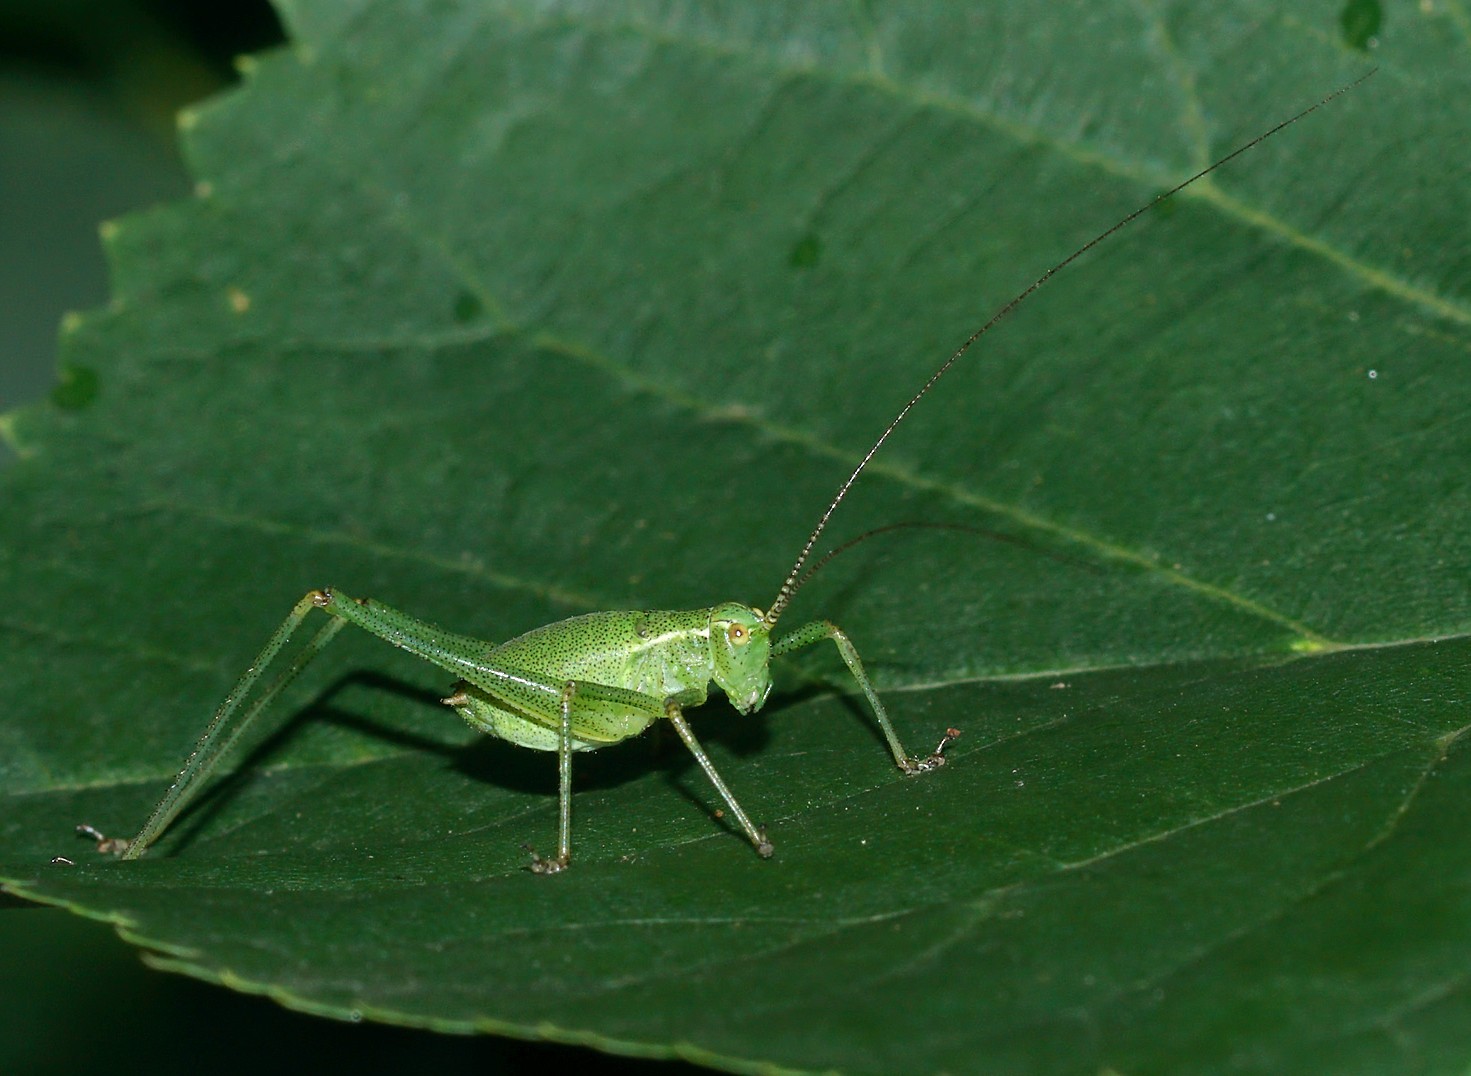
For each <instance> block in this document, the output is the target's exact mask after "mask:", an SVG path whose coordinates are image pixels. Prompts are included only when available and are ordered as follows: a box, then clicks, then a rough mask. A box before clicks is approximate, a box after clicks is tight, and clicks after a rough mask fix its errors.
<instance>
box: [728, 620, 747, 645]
mask: <svg viewBox="0 0 1471 1076" xmlns="http://www.w3.org/2000/svg"><path fill="white" fill-rule="evenodd" d="M725 637H726V638H727V639H729V640H730V641H731V643H732V644H733V645H735V646H745V645H746V644H747V643H748V642H750V641H751V633H750V632H749V631H747V630H746V626H745V625H744V624H732V625H731V626H730V627H728V628H726V629H725Z"/></svg>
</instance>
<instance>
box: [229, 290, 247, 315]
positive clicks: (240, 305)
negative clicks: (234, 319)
mask: <svg viewBox="0 0 1471 1076" xmlns="http://www.w3.org/2000/svg"><path fill="white" fill-rule="evenodd" d="M225 297H226V298H227V299H228V300H229V301H230V309H231V310H233V311H235V313H237V314H243V313H245V312H246V311H247V310H249V309H250V296H249V295H247V294H245V292H243V291H241V290H240V289H239V288H236V287H229V288H226V289H225Z"/></svg>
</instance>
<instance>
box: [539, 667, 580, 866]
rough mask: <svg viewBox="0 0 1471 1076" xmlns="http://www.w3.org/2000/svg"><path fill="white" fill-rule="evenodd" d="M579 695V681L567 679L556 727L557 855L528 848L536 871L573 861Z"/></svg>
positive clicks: (563, 688) (565, 864) (563, 686)
mask: <svg viewBox="0 0 1471 1076" xmlns="http://www.w3.org/2000/svg"><path fill="white" fill-rule="evenodd" d="M576 698H577V681H576V680H568V681H567V682H566V683H565V684H563V685H562V696H561V700H560V701H561V720H560V721H559V722H558V726H557V854H556V857H555V858H553V859H544V858H542V857H541V856H539V855H537V854H536V853H535V852H534V851H531V849H530V848H527V851H529V852H531V869H532V871H533V872H534V873H536V874H556V873H557V872H558V871H560V870H564V869H566V867H567V864H568V863H570V862H572V703H573V701H574V700H575V699H576Z"/></svg>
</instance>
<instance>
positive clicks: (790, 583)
mask: <svg viewBox="0 0 1471 1076" xmlns="http://www.w3.org/2000/svg"><path fill="white" fill-rule="evenodd" d="M1377 70H1379V69H1378V68H1377V67H1374V68H1370V69H1369V70H1368V71H1366V72H1365V73H1364V74H1362V75H1360V76H1359V77H1358V78H1356V79H1354V80H1353V81H1352V82H1350V83H1348V84H1347V85H1346V86H1340V87H1339V88H1338V89H1336V90H1334V91H1333V92H1332V93H1330V94H1328V96H1326V97H1324V98H1322V99H1321V100H1320V101H1318V102H1317V103H1315V104H1313V105H1310V106H1309V107H1307V108H1305V109H1303V110H1302V111H1301V112H1299V113H1297V114H1296V115H1295V116H1291V117H1289V118H1288V119H1285V120H1283V121H1282V122H1281V123H1279V124H1277V125H1276V126H1275V127H1273V128H1271V130H1268V131H1265V132H1263V133H1262V134H1259V135H1257V136H1256V137H1255V138H1253V139H1252V140H1251V141H1250V142H1247V143H1246V144H1245V145H1243V146H1239V147H1238V148H1236V149H1234V150H1232V151H1231V152H1230V153H1228V154H1226V155H1225V156H1224V157H1222V158H1221V159H1220V160H1218V161H1216V162H1215V163H1214V164H1211V165H1208V166H1207V167H1205V168H1202V169H1201V170H1200V171H1199V172H1196V173H1195V174H1194V175H1193V176H1191V177H1190V178H1189V179H1187V180H1185V181H1184V182H1183V183H1177V184H1176V185H1175V186H1173V187H1171V188H1170V189H1169V190H1167V191H1165V192H1164V193H1163V194H1157V195H1155V196H1154V197H1153V198H1151V199H1150V200H1149V201H1148V202H1146V203H1145V204H1144V205H1142V206H1140V207H1139V208H1138V209H1136V210H1134V212H1132V213H1130V214H1129V215H1128V216H1127V217H1125V218H1124V219H1123V220H1121V221H1119V222H1118V223H1117V224H1115V225H1114V226H1113V227H1111V228H1109V229H1108V230H1107V231H1104V232H1100V233H1099V234H1098V235H1096V236H1094V237H1093V238H1092V239H1090V240H1088V242H1086V243H1084V244H1083V245H1082V246H1081V247H1079V248H1078V249H1077V250H1075V251H1073V252H1072V253H1071V254H1069V255H1068V256H1067V257H1066V258H1064V259H1063V260H1062V261H1060V262H1058V263H1057V264H1056V265H1054V266H1053V267H1052V268H1051V269H1048V270H1047V272H1045V273H1043V274H1042V275H1041V276H1039V277H1038V278H1037V279H1036V280H1034V281H1032V282H1031V283H1030V284H1029V285H1027V287H1026V288H1025V289H1024V290H1023V291H1021V292H1019V293H1018V294H1017V295H1016V297H1015V298H1013V299H1011V301H1009V302H1008V303H1007V304H1006V305H1005V306H1003V307H1002V308H1001V309H1000V310H998V311H996V313H994V314H992V315H991V320H990V321H988V322H986V323H985V324H984V325H982V326H981V327H980V328H979V329H977V330H976V331H975V332H973V333H971V334H970V336H969V337H967V338H966V340H965V343H963V344H961V345H960V346H959V347H958V348H956V349H955V353H954V354H953V355H951V356H950V357H949V358H948V359H946V360H945V362H944V363H943V364H942V365H941V366H940V368H939V369H938V370H936V371H935V372H934V373H933V374H931V375H930V379H929V380H928V381H926V382H925V383H924V386H923V387H922V388H921V389H920V390H919V391H918V392H916V393H915V394H914V396H913V397H912V398H911V399H910V401H909V402H908V403H907V404H905V405H904V406H903V407H902V408H901V409H900V411H899V413H898V414H897V415H895V416H894V421H892V422H890V423H889V424H888V426H886V427H884V432H883V433H881V434H879V437H878V440H877V441H875V442H874V443H873V447H872V448H870V449H869V450H868V451H867V452H866V453H865V454H864V456H863V459H861V460H859V461H858V466H857V467H855V468H853V473H852V474H850V475H849V476H848V479H847V481H845V482H844V483H843V484H842V485H841V486H839V487H838V492H837V495H836V496H834V497H833V499H832V503H831V504H829V505H828V506H827V510H826V511H825V512H823V513H822V516H821V518H819V519H818V521H817V526H816V527H814V528H813V529H812V533H811V534H810V535H808V536H807V543H806V544H805V545H804V546H802V552H801V553H800V554H799V555H798V556H797V563H795V564H793V565H792V570H791V571H790V572H788V573H787V578H786V581H785V582H784V583H782V585H781V590H779V591H778V592H777V595H776V600H775V601H773V602H772V603H771V608H770V609H769V610H767V613H766V615H765V617H764V618H763V620H764V621H765V623H766V626H767V627H768V628H774V627H775V626H776V622H777V620H778V619H780V617H781V614H782V612H783V611H784V610H785V609H786V607H787V605H788V604H790V602H791V600H792V597H793V596H794V595H795V594H796V593H797V591H798V589H799V588H800V587H801V585H802V583H804V582H805V581H806V578H807V577H804V576H803V575H802V568H803V566H804V565H805V564H806V563H807V558H808V557H809V556H811V555H812V548H813V546H815V545H816V544H817V539H818V537H819V536H821V534H822V532H823V529H824V528H825V527H826V526H827V521H828V520H829V519H830V518H831V517H832V514H833V512H835V511H836V510H837V507H838V505H840V504H842V503H843V498H844V497H846V496H847V495H848V490H849V489H851V488H852V486H853V483H854V482H856V481H858V476H859V475H860V474H862V473H863V469H864V468H865V467H867V466H868V461H869V460H871V459H873V457H874V456H875V455H876V454H877V453H878V450H879V449H880V448H882V447H883V445H884V442H885V441H887V440H888V439H889V434H891V433H893V432H894V429H895V428H896V427H897V426H898V425H899V423H901V422H903V421H904V419H905V416H907V415H908V414H909V412H910V411H911V410H912V409H913V408H914V405H915V404H917V403H919V401H920V400H922V399H923V398H924V396H925V394H926V393H928V392H929V391H930V389H932V388H934V387H935V382H936V381H939V380H940V378H942V377H944V376H945V374H946V373H947V372H948V371H949V369H950V367H952V366H954V365H955V364H956V362H958V361H959V360H960V357H961V356H962V355H964V354H965V353H966V352H967V351H969V350H970V346H971V345H972V344H974V343H975V342H976V341H977V340H979V339H980V338H981V337H982V336H985V335H986V333H988V332H990V331H991V330H992V329H993V328H995V326H996V324H997V323H998V322H1000V321H1001V320H1002V319H1003V318H1004V317H1006V316H1007V315H1008V314H1010V313H1011V312H1012V311H1013V310H1015V309H1016V308H1017V307H1019V306H1021V304H1022V303H1024V302H1025V301H1026V300H1027V299H1029V298H1030V297H1031V295H1032V293H1033V292H1034V291H1036V290H1037V289H1038V288H1040V287H1041V286H1042V285H1043V284H1046V283H1047V282H1048V281H1049V280H1051V279H1052V278H1053V277H1054V276H1056V275H1057V274H1058V273H1060V272H1061V271H1062V270H1064V269H1066V268H1067V267H1068V266H1069V265H1071V264H1072V263H1073V262H1075V261H1077V260H1078V259H1079V258H1081V257H1082V256H1083V255H1084V254H1086V253H1088V251H1090V250H1092V249H1093V248H1094V247H1096V246H1097V245H1098V244H1099V243H1102V242H1103V241H1104V240H1105V239H1107V238H1109V236H1111V235H1113V234H1114V233H1115V232H1118V231H1121V230H1122V229H1124V228H1127V227H1128V226H1129V225H1130V224H1132V223H1134V221H1136V220H1138V219H1139V218H1140V217H1142V216H1143V215H1144V214H1145V213H1148V212H1149V211H1150V210H1151V209H1153V208H1154V207H1155V206H1157V205H1159V203H1160V202H1163V201H1164V200H1165V199H1167V198H1171V197H1173V196H1175V195H1176V194H1179V193H1180V192H1181V191H1182V190H1184V189H1185V188H1186V187H1188V186H1190V184H1192V183H1194V182H1195V181H1196V180H1199V179H1203V178H1205V177H1206V176H1208V175H1210V174H1211V173H1212V172H1214V171H1215V170H1216V169H1217V168H1219V167H1221V165H1223V164H1226V163H1227V162H1228V161H1232V160H1235V159H1236V158H1237V157H1239V156H1241V155H1242V154H1243V153H1245V152H1246V151H1247V150H1249V149H1252V148H1254V147H1256V146H1258V145H1260V144H1261V143H1263V142H1265V141H1266V140H1267V139H1269V138H1271V137H1272V136H1273V135H1274V134H1276V133H1277V132H1278V131H1281V130H1282V129H1283V128H1285V127H1291V126H1292V125H1293V124H1294V123H1296V122H1297V121H1298V120H1300V119H1302V118H1303V117H1305V116H1308V115H1310V114H1312V113H1314V112H1316V111H1318V109H1320V108H1322V107H1323V106H1324V105H1326V104H1328V102H1330V101H1332V100H1333V99H1334V98H1336V97H1341V96H1343V95H1344V94H1346V93H1348V91H1349V90H1352V89H1353V88H1354V87H1356V86H1358V85H1359V83H1361V82H1363V81H1364V80H1365V79H1367V78H1368V77H1369V76H1370V75H1372V74H1374V72H1375V71H1377Z"/></svg>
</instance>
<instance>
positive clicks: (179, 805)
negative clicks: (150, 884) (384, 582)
mask: <svg viewBox="0 0 1471 1076" xmlns="http://www.w3.org/2000/svg"><path fill="white" fill-rule="evenodd" d="M326 605H327V600H326V592H324V591H320V590H313V591H310V592H309V593H307V594H306V595H304V596H303V597H302V599H301V600H300V601H299V602H297V603H296V604H295V605H294V606H293V607H292V609H291V612H290V613H288V614H287V616H286V619H285V620H283V621H282V622H281V625H280V627H278V628H277V629H276V630H275V631H274V632H273V633H272V634H271V637H270V639H268V640H267V641H266V645H265V647H264V649H262V650H261V652H260V654H259V655H258V656H257V657H256V659H255V661H253V662H251V664H250V667H249V668H248V669H246V670H245V674H244V675H243V676H241V677H240V679H239V680H238V681H237V682H236V684H235V686H234V688H232V689H231V691H230V693H229V694H228V695H226V696H225V699H224V701H223V702H221V703H220V705H219V709H217V710H216V711H215V713H214V717H212V718H211V719H210V722H209V724H208V725H206V726H205V729H204V732H203V733H202V734H201V735H200V737H199V740H198V742H197V743H195V745H194V750H193V751H191V752H190V753H189V757H188V758H187V759H185V760H184V766H183V768H182V769H180V770H179V772H178V774H177V776H175V777H174V780H173V783H172V784H171V785H169V789H168V791H167V792H165V793H164V796H163V799H161V800H159V802H158V806H156V807H155V808H154V809H153V813H152V814H150V815H149V816H148V821H146V822H144V823H143V828H142V829H141V830H139V831H138V835H137V836H136V837H134V838H133V839H132V840H131V841H129V840H123V839H121V838H115V837H114V838H108V837H104V836H103V835H102V834H101V833H99V832H98V831H97V830H96V829H95V828H93V827H92V826H86V825H83V826H78V827H77V832H79V833H81V834H83V835H84V836H88V837H92V838H94V839H95V840H96V841H97V849H98V851H100V852H115V853H118V854H120V855H121V856H122V858H123V859H137V858H138V857H139V856H141V855H142V854H143V853H144V852H146V851H147V850H148V846H149V845H150V844H152V843H153V842H154V841H155V840H156V839H157V838H158V836H159V834H161V833H162V832H163V831H164V830H165V829H166V828H167V827H168V825H169V823H170V822H172V821H173V820H174V819H175V818H177V817H178V815H179V813H180V812H181V811H183V809H184V808H185V807H186V806H188V804H189V801H190V800H192V799H193V798H194V796H195V794H196V793H197V792H198V791H199V788H200V786H201V783H202V782H203V781H204V779H205V778H206V777H208V776H209V774H210V773H211V772H212V771H213V770H214V768H215V766H216V765H217V764H218V763H219V760H220V759H221V758H223V757H224V756H225V754H226V753H227V752H228V751H229V750H230V748H231V747H233V746H234V745H235V743H236V742H237V741H238V740H239V739H240V737H241V736H242V735H243V734H244V732H245V730H246V729H247V728H249V727H250V725H251V723H252V722H253V721H254V720H255V719H256V717H258V716H259V715H260V713H261V712H262V711H263V710H265V708H266V707H267V706H269V705H270V703H271V700H273V699H274V698H275V697H276V696H277V695H279V694H280V693H281V691H282V690H283V689H284V688H285V687H286V686H287V685H288V684H290V683H291V681H292V680H294V679H296V676H297V674H298V673H300V672H301V670H302V669H303V668H305V667H306V665H307V663H309V662H310V661H311V660H312V659H313V658H315V657H316V656H317V655H318V654H320V653H321V652H322V650H323V649H324V648H325V647H326V645H327V644H328V643H329V642H331V641H332V638H333V636H335V635H336V634H337V633H338V632H339V631H341V630H342V629H343V628H344V627H345V626H346V625H347V621H346V620H342V619H339V618H338V617H335V616H334V617H333V618H332V619H331V620H330V621H328V622H327V623H326V624H324V625H322V627H321V629H320V630H319V631H318V632H317V633H316V635H314V636H312V638H311V640H310V641H309V642H308V643H307V644H306V646H305V647H303V648H302V650H301V651H300V653H298V654H297V655H296V657H295V658H293V659H292V662H291V664H290V665H289V666H287V668H286V671H285V672H283V673H282V674H281V675H280V676H278V677H277V678H276V680H275V682H273V683H272V684H271V685H270V687H268V688H266V690H265V691H263V692H262V693H261V696H260V698H258V699H256V700H255V702H254V703H252V704H251V705H250V707H249V708H248V709H246V711H245V713H244V714H243V715H242V716H241V717H240V719H239V720H238V721H237V722H236V723H235V725H234V726H233V727H229V722H230V718H231V716H232V715H233V714H234V713H235V711H236V710H237V709H239V707H240V704H241V703H242V702H244V701H245V698H246V696H247V695H249V694H250V691H251V689H252V688H254V687H255V683H256V681H257V680H259V679H260V675H261V673H263V672H265V670H266V666H268V665H270V664H271V662H272V661H274V660H275V658H276V655H277V654H279V653H280V652H281V649H282V647H284V646H285V645H286V644H287V643H288V642H289V641H290V640H291V637H292V636H293V635H294V634H295V633H296V629H297V628H299V627H301V622H302V621H303V620H305V619H306V617H307V614H308V613H310V612H311V611H312V610H313V609H321V608H325V606H326ZM227 728H228V734H227V735H225V736H224V737H223V738H221V734H222V733H225V732H226V730H227Z"/></svg>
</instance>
